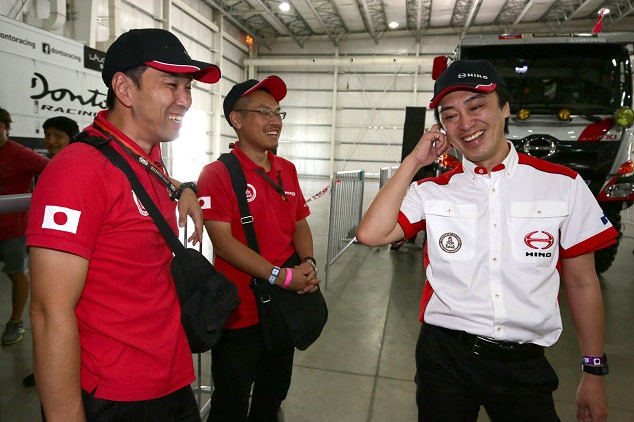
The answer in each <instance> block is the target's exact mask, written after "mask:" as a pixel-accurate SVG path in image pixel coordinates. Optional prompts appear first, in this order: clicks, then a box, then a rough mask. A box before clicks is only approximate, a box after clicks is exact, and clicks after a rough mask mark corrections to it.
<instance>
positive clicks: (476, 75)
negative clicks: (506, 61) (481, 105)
mask: <svg viewBox="0 0 634 422" xmlns="http://www.w3.org/2000/svg"><path fill="white" fill-rule="evenodd" d="M497 86H502V87H504V88H506V83H504V80H503V79H502V77H501V76H500V74H499V73H498V72H497V71H496V70H495V68H494V67H493V65H492V64H491V63H490V62H489V61H488V60H456V61H455V62H453V63H451V64H450V65H449V67H447V69H446V70H445V71H444V72H443V73H442V74H441V75H440V76H439V77H438V79H437V80H436V83H435V84H434V98H432V99H431V102H430V103H429V108H436V106H437V105H438V103H439V102H440V100H441V99H442V98H443V97H444V96H445V95H447V94H449V93H450V92H453V91H457V90H468V91H475V92H493V91H494V90H495V88H496V87H497Z"/></svg>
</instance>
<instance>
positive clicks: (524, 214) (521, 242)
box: [509, 201, 568, 266]
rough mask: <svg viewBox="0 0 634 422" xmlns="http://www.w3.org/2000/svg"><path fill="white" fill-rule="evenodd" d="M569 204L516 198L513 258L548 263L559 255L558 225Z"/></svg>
mask: <svg viewBox="0 0 634 422" xmlns="http://www.w3.org/2000/svg"><path fill="white" fill-rule="evenodd" d="M567 216H568V204H567V203H566V202H558V201H542V202H513V203H511V218H510V224H509V231H510V241H511V249H512V251H513V258H514V259H515V260H517V261H519V262H525V263H532V264H535V265H539V266H546V265H549V264H551V263H552V262H556V260H557V259H558V257H559V229H560V228H561V226H562V224H563V222H564V220H565V219H566V217H567Z"/></svg>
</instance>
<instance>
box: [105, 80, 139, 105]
mask: <svg viewBox="0 0 634 422" xmlns="http://www.w3.org/2000/svg"><path fill="white" fill-rule="evenodd" d="M110 87H111V88H112V90H113V91H114V94H115V96H116V97H117V100H119V102H120V103H121V104H123V105H124V106H125V107H127V108H130V107H132V97H131V95H132V92H131V90H135V91H136V90H137V87H136V85H135V84H134V82H132V80H131V79H130V78H128V77H127V76H126V75H125V74H123V73H122V72H117V73H115V74H114V76H113V77H112V81H111V82H110Z"/></svg>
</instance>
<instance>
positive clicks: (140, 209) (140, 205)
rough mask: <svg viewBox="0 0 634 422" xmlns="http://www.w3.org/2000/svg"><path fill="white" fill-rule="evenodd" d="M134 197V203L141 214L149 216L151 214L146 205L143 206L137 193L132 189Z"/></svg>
mask: <svg viewBox="0 0 634 422" xmlns="http://www.w3.org/2000/svg"><path fill="white" fill-rule="evenodd" d="M132 197H133V198H134V203H135V204H136V207H137V209H138V210H139V214H141V215H142V216H143V217H147V216H148V215H150V214H149V213H148V212H147V210H146V209H145V207H144V206H143V204H142V203H141V201H139V198H137V196H136V193H134V191H132Z"/></svg>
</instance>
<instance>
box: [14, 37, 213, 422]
mask: <svg viewBox="0 0 634 422" xmlns="http://www.w3.org/2000/svg"><path fill="white" fill-rule="evenodd" d="M102 78H103V81H104V83H105V84H106V86H107V87H108V97H107V105H108V111H102V112H100V113H99V114H98V116H97V117H96V119H95V121H94V123H93V124H92V125H91V126H89V127H88V128H86V129H85V132H86V133H87V134H89V135H93V136H96V137H101V138H104V139H108V140H110V145H111V146H112V147H113V148H114V149H115V150H116V151H117V152H118V153H119V154H121V156H122V157H124V159H126V160H127V161H128V162H129V164H130V166H131V167H132V168H133V170H134V172H135V174H136V176H137V177H138V178H139V180H140V181H141V183H142V184H143V186H144V188H145V189H146V190H147V192H148V194H149V195H150V197H151V198H152V200H153V201H154V203H155V204H156V206H157V207H158V208H159V210H160V211H161V213H162V214H163V216H164V217H165V219H166V220H167V221H168V222H169V223H170V225H171V226H172V228H173V230H174V231H175V232H176V231H177V220H176V207H177V205H176V204H177V203H176V202H175V201H176V200H178V209H179V221H178V223H179V225H181V226H182V225H184V223H185V220H186V217H187V215H190V216H191V217H192V218H193V220H194V224H195V226H196V230H195V232H194V234H193V235H192V236H191V238H190V241H193V242H194V243H196V242H198V241H200V239H201V236H202V212H201V210H200V206H199V205H198V200H197V198H196V195H195V192H194V188H195V185H193V184H189V183H183V184H180V183H179V182H176V181H173V180H172V179H170V178H169V175H168V174H167V171H166V169H165V167H164V165H163V162H162V159H161V143H162V142H170V141H172V140H174V139H175V138H176V137H177V136H178V133H179V130H180V128H181V126H182V120H183V117H184V116H185V113H186V112H187V110H188V109H189V107H190V106H191V104H192V98H191V87H192V79H196V80H198V81H201V82H205V83H214V82H217V81H218V80H219V78H220V70H219V69H218V67H216V66H215V65H212V64H209V63H204V62H199V61H195V60H192V59H191V58H190V57H189V55H188V54H187V52H186V51H185V48H184V47H183V45H182V44H181V43H180V41H179V40H178V38H176V36H174V35H173V34H171V33H170V32H168V31H165V30H162V29H133V30H131V31H129V32H126V33H124V34H123V35H121V36H120V37H119V38H118V39H117V40H116V41H115V42H114V43H113V44H112V46H110V48H109V49H108V52H107V53H106V58H105V62H104V68H103V72H102ZM79 136H82V135H79ZM27 244H28V245H29V246H30V247H31V274H32V299H31V309H30V311H31V321H32V326H33V342H34V345H33V355H34V372H35V380H36V381H37V388H38V392H39V394H40V398H41V400H42V406H43V409H44V413H45V415H46V420H47V421H49V422H54V421H64V422H68V421H84V420H88V421H106V420H107V421H112V420H145V421H150V420H151V421H174V420H179V421H200V416H199V412H198V406H197V404H196V400H195V397H194V395H193V392H192V389H191V387H190V384H191V383H192V382H193V381H194V379H195V377H194V370H193V363H192V358H191V351H190V348H189V345H188V343H187V337H186V335H185V332H184V330H183V327H182V325H181V322H180V306H179V303H178V298H177V296H176V289H175V286H174V281H173V279H172V275H171V272H170V262H171V260H172V251H171V249H170V247H169V246H168V245H167V243H166V242H165V240H164V238H163V236H162V235H161V233H160V232H159V230H158V228H157V226H156V225H155V223H154V221H153V220H152V218H151V217H150V216H149V215H148V213H147V211H146V210H145V208H144V206H143V205H142V204H141V203H140V201H139V200H138V198H137V196H136V195H135V193H134V192H133V191H132V188H131V186H130V182H129V180H128V178H127V177H126V176H125V175H124V174H123V172H122V171H121V170H119V169H118V168H116V167H115V166H114V165H113V164H112V163H111V162H110V161H109V160H108V159H106V158H105V156H104V155H103V154H102V153H101V152H100V151H98V150H97V149H96V148H95V147H93V146H92V145H88V144H85V143H81V142H75V143H71V145H69V146H68V147H66V148H64V149H63V150H62V151H61V152H60V153H59V154H57V155H56V156H55V159H54V160H52V161H51V164H50V165H49V166H48V168H47V169H46V170H45V171H44V172H43V173H42V176H41V178H40V180H39V182H38V186H37V188H36V189H35V192H34V193H33V199H32V205H31V216H30V219H29V227H28V230H27Z"/></svg>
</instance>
